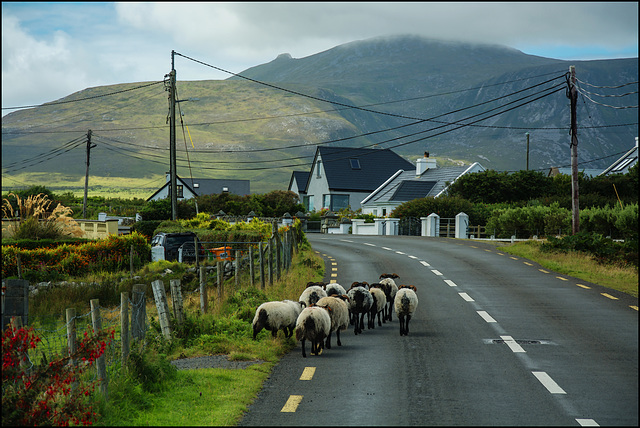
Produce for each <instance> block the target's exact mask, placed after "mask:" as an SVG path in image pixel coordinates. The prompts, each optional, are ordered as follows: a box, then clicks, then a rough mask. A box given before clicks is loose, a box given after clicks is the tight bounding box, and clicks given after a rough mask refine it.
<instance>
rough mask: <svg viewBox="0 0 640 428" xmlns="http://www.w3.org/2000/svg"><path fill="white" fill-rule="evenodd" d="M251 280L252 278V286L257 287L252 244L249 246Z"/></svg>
mask: <svg viewBox="0 0 640 428" xmlns="http://www.w3.org/2000/svg"><path fill="white" fill-rule="evenodd" d="M249 278H251V279H250V284H251V286H252V287H253V286H254V285H255V279H256V272H255V266H254V264H253V246H252V244H249Z"/></svg>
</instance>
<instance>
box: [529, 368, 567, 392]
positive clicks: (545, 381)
mask: <svg viewBox="0 0 640 428" xmlns="http://www.w3.org/2000/svg"><path fill="white" fill-rule="evenodd" d="M531 373H533V375H534V376H535V377H537V378H538V380H539V381H540V383H541V384H542V385H544V387H545V388H547V390H548V391H549V392H550V393H552V394H566V392H564V389H562V388H560V386H559V385H558V384H557V383H556V382H555V381H554V380H553V379H551V376H549V375H548V374H547V373H546V372H531Z"/></svg>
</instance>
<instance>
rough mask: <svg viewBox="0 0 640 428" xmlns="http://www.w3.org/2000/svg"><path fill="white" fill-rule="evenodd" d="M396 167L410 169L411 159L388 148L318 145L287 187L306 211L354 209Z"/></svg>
mask: <svg viewBox="0 0 640 428" xmlns="http://www.w3.org/2000/svg"><path fill="white" fill-rule="evenodd" d="M399 169H404V170H410V169H414V166H413V164H412V163H411V162H409V161H408V160H406V159H404V158H403V157H401V156H400V155H398V154H396V153H394V152H392V151H391V150H389V149H358V148H356V149H354V148H348V147H318V148H317V149H316V154H315V157H314V159H313V163H312V165H311V171H310V172H309V173H308V176H307V180H306V183H305V188H304V189H301V186H302V183H303V181H304V177H303V176H302V175H296V174H297V173H299V172H297V171H296V172H294V173H293V174H292V177H291V180H290V181H289V190H292V191H294V192H296V193H298V195H299V196H300V200H301V201H302V202H303V204H304V205H305V207H306V209H307V210H308V211H314V210H318V211H319V210H320V209H322V208H328V209H329V210H331V211H339V210H341V209H344V208H351V209H352V210H354V211H355V210H357V209H359V208H360V201H361V200H362V199H364V198H365V197H366V196H367V195H369V194H370V193H371V192H372V191H373V190H375V189H376V188H377V187H378V186H380V185H381V184H382V183H383V182H384V181H385V180H386V179H387V178H389V177H390V176H391V175H392V174H393V173H395V172H396V171H398V170H399Z"/></svg>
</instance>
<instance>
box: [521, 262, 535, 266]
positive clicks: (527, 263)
mask: <svg viewBox="0 0 640 428" xmlns="http://www.w3.org/2000/svg"><path fill="white" fill-rule="evenodd" d="M522 263H524V264H525V265H527V266H533V264H532V263H529V262H522Z"/></svg>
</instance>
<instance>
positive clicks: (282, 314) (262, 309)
mask: <svg viewBox="0 0 640 428" xmlns="http://www.w3.org/2000/svg"><path fill="white" fill-rule="evenodd" d="M301 311H302V303H300V302H294V301H292V300H283V301H277V302H265V303H263V304H261V305H260V306H258V309H256V314H255V316H254V317H253V340H255V339H256V336H257V335H258V333H260V332H261V331H262V329H263V328H265V329H267V330H270V331H271V335H272V336H273V337H276V335H277V334H278V330H282V331H283V332H284V335H285V337H291V336H292V335H293V329H294V328H295V326H296V320H297V319H298V315H300V312H301Z"/></svg>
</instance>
